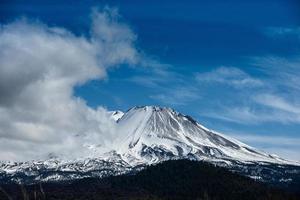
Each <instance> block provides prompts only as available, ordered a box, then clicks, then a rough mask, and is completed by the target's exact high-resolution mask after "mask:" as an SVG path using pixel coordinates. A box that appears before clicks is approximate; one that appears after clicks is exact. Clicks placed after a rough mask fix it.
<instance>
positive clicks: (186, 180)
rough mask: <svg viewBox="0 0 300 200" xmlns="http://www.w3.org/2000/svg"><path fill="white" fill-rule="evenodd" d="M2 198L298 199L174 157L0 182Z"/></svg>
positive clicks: (256, 183) (47, 199)
mask: <svg viewBox="0 0 300 200" xmlns="http://www.w3.org/2000/svg"><path fill="white" fill-rule="evenodd" d="M0 199H1V200H2V199H3V200H4V199H7V200H22V199H24V200H31V199H33V200H52V199H53V200H54V199H56V200H57V199H59V200H81V199H85V200H101V199H141V200H143V199H153V200H155V199H172V200H173V199H174V200H176V199H178V200H179V199H187V200H188V199H197V200H200V199H202V200H219V199H224V200H225V199H229V200H235V199H236V200H241V199H242V200H248V199H249V200H254V199H255V200H260V199H261V200H268V199H275V200H277V199H278V200H279V199H284V200H288V199H291V200H294V199H295V200H296V199H300V198H299V196H298V195H297V194H295V193H294V194H291V193H287V192H285V191H283V190H280V189H275V188H271V187H269V186H267V185H265V184H262V183H260V182H256V181H254V180H252V179H249V178H247V177H244V176H240V175H238V174H234V173H232V172H229V171H228V170H226V169H224V168H221V167H215V166H213V165H211V164H208V163H203V162H197V161H189V160H176V161H175V160H174V161H166V162H164V163H161V164H158V165H155V166H150V167H148V168H146V169H144V170H142V171H140V172H138V173H137V174H135V175H122V176H114V177H107V178H104V179H96V178H88V179H81V180H76V181H73V182H71V183H43V184H35V185H27V186H21V185H16V184H10V185H2V186H1V188H0Z"/></svg>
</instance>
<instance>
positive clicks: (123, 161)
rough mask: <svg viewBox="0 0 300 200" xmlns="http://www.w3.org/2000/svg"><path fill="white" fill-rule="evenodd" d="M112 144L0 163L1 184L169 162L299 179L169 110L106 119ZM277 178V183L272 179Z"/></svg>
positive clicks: (271, 159)
mask: <svg viewBox="0 0 300 200" xmlns="http://www.w3.org/2000/svg"><path fill="white" fill-rule="evenodd" d="M109 114H110V116H111V118H112V119H114V121H115V123H116V124H115V125H116V126H115V127H114V128H116V130H115V131H114V134H115V135H116V139H115V140H114V141H113V142H112V144H111V143H110V145H111V146H109V147H107V148H101V149H109V150H107V151H108V152H104V153H103V152H102V151H100V150H99V151H98V149H99V148H100V147H98V146H97V144H98V142H99V141H92V140H91V141H90V142H91V144H89V145H88V146H87V149H88V150H89V156H88V157H85V158H81V159H77V160H62V159H61V158H59V157H54V158H51V159H48V160H40V161H27V162H1V161H0V183H1V182H7V181H14V182H27V183H31V182H36V181H61V180H72V179H77V178H84V177H105V176H108V175H117V174H122V173H128V172H130V171H134V170H138V169H141V168H143V167H144V166H146V165H149V164H153V163H158V162H161V161H164V160H168V159H183V158H188V159H194V160H205V161H208V162H212V163H215V164H218V165H221V166H225V167H228V168H229V169H231V170H233V171H236V172H238V173H241V174H244V175H246V176H256V177H258V176H259V177H263V179H265V180H267V181H268V180H271V179H274V180H275V181H278V180H280V179H282V178H283V175H284V178H288V179H290V178H293V176H294V174H295V173H296V174H298V173H299V174H300V168H299V166H300V164H299V163H297V162H290V161H287V160H284V159H282V158H279V157H277V156H272V155H269V154H267V153H264V152H261V151H258V150H256V149H255V148H252V147H250V146H248V145H246V144H244V143H241V142H239V141H237V140H235V139H232V138H230V137H227V136H225V135H223V134H220V133H217V132H214V131H211V130H209V129H207V128H205V127H203V126H202V125H200V124H199V123H198V122H196V121H195V120H194V119H192V118H191V117H189V116H186V115H183V114H181V113H178V112H176V111H174V110H172V109H170V108H162V107H157V106H143V107H133V108H131V109H130V110H128V111H127V112H126V113H125V114H124V113H123V112H121V111H114V112H110V113H109ZM274 174H276V178H274V177H275V176H274Z"/></svg>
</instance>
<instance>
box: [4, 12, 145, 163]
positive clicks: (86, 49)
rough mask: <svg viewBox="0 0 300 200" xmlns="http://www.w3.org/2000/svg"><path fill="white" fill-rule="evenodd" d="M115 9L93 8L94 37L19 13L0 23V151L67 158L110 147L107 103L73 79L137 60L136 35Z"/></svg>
mask: <svg viewBox="0 0 300 200" xmlns="http://www.w3.org/2000/svg"><path fill="white" fill-rule="evenodd" d="M118 20H119V16H118V14H117V11H116V10H112V9H109V8H105V9H104V10H103V12H98V11H96V10H95V11H94V12H93V15H92V25H91V33H90V35H91V36H90V37H83V36H75V35H74V34H72V33H71V32H69V31H68V30H66V29H64V28H59V27H49V26H47V25H45V24H42V23H32V22H30V21H28V20H19V21H16V22H14V23H11V24H7V25H2V26H1V29H0V49H1V50H0V152H1V153H0V159H1V160H3V159H10V160H11V159H13V160H26V159H34V158H38V157H40V158H43V157H44V156H45V155H47V154H48V153H55V154H58V155H60V154H63V156H68V157H70V158H73V157H80V156H84V155H85V154H86V153H89V154H88V155H90V153H91V152H90V151H91V150H90V149H89V147H90V146H89V144H90V143H91V142H92V143H95V142H96V143H97V144H99V146H101V147H99V150H100V151H101V148H105V146H106V144H108V143H109V142H110V141H111V139H112V137H114V123H113V122H112V121H111V119H110V118H109V116H108V114H107V112H106V110H105V109H104V108H102V107H98V108H97V109H92V108H90V107H88V106H87V105H86V103H85V102H84V100H82V99H80V98H78V97H75V96H74V95H73V92H74V91H73V90H74V87H75V86H78V85H82V84H84V83H86V82H87V81H89V80H93V79H102V78H104V77H106V70H107V69H108V68H110V67H113V66H116V65H118V64H122V63H129V64H134V63H136V62H138V59H139V58H138V53H137V50H136V49H135V47H134V41H135V38H136V36H135V35H134V34H133V32H132V31H131V30H130V28H128V26H126V24H124V23H121V22H119V21H118Z"/></svg>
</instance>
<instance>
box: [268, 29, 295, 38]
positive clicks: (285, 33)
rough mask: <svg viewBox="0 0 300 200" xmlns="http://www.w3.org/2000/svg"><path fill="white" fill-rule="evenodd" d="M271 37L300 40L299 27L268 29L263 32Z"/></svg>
mask: <svg viewBox="0 0 300 200" xmlns="http://www.w3.org/2000/svg"><path fill="white" fill-rule="evenodd" d="M263 32H264V33H265V34H266V35H268V36H271V37H276V38H278V37H291V36H294V37H297V38H298V39H300V27H268V28H265V29H264V31H263Z"/></svg>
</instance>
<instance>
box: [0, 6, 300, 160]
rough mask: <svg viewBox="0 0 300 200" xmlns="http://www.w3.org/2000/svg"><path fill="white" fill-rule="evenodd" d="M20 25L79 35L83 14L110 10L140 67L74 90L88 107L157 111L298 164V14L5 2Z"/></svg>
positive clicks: (291, 9)
mask: <svg viewBox="0 0 300 200" xmlns="http://www.w3.org/2000/svg"><path fill="white" fill-rule="evenodd" d="M1 4H2V5H1V6H0V22H1V23H2V24H6V23H10V22H12V21H14V20H16V19H19V18H21V17H26V18H29V19H32V20H38V21H41V22H43V23H45V24H47V25H48V26H58V27H64V28H65V29H67V30H69V31H71V32H72V33H74V34H75V35H78V36H80V35H89V26H90V23H91V22H90V21H91V20H90V17H91V10H92V9H93V8H100V9H101V8H103V7H105V6H109V7H114V8H117V9H118V12H119V14H120V16H121V20H122V21H123V22H124V23H125V24H127V25H128V26H129V27H130V28H131V30H132V31H133V32H134V34H135V35H136V37H137V39H136V41H135V46H136V48H137V49H138V50H139V51H140V53H141V54H142V55H143V58H144V61H143V63H138V64H136V65H120V66H115V67H114V68H110V69H109V70H108V76H107V78H106V79H104V80H93V81H89V82H88V83H86V84H84V85H81V86H78V87H77V88H76V90H75V95H76V96H78V97H81V98H83V99H84V100H85V101H86V102H87V104H88V105H89V106H91V107H97V106H99V105H102V106H105V107H107V108H108V109H110V110H116V109H118V110H123V111H126V110H127V109H129V108H130V107H132V106H135V105H161V106H167V107H172V108H174V109H176V110H178V111H180V112H182V113H185V114H189V115H191V116H193V117H194V118H196V119H197V120H198V121H199V122H200V123H202V124H203V125H205V126H207V127H208V128H212V129H215V130H217V131H220V132H224V133H226V134H229V135H232V136H234V137H236V138H238V139H240V140H242V141H244V142H246V143H248V144H250V145H253V146H255V147H257V148H259V149H263V150H265V151H268V152H272V153H276V154H279V155H282V156H284V157H287V158H291V159H297V160H300V153H299V152H300V133H299V131H300V57H299V55H300V5H299V2H297V1H291V0H272V1H271V0H265V1H261V0H260V1H258V0H257V1H256V0H252V1H232V0H231V1H174V0H173V1H163V2H162V1H147V2H146V1H89V0H87V1H76V2H75V1H63V2H59V1H43V2H40V1H26V2H25V1H23V2H21V1H7V2H5V3H1Z"/></svg>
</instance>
